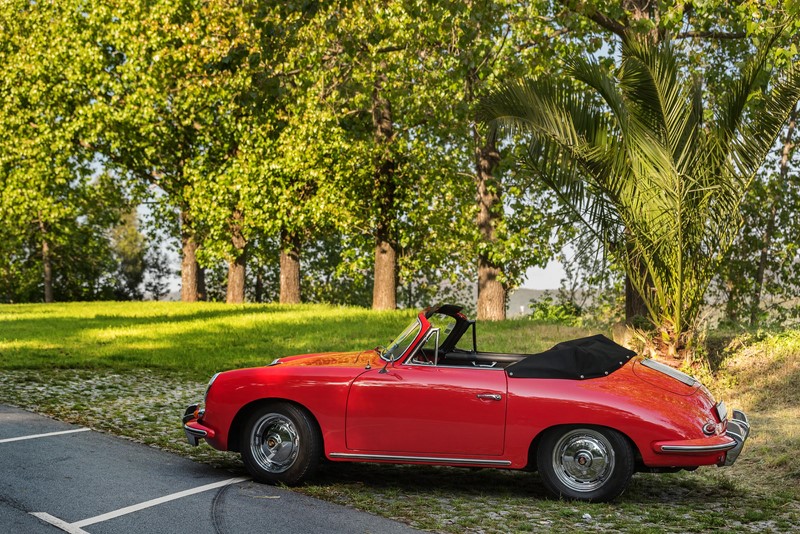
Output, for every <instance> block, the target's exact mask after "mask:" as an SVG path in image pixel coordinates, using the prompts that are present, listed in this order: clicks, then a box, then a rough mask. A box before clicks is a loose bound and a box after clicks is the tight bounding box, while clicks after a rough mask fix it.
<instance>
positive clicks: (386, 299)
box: [372, 238, 397, 310]
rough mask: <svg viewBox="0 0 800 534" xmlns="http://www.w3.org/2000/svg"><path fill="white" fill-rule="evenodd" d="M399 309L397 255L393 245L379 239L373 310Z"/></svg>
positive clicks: (376, 250) (376, 248) (376, 253)
mask: <svg viewBox="0 0 800 534" xmlns="http://www.w3.org/2000/svg"><path fill="white" fill-rule="evenodd" d="M395 308H397V253H396V251H395V250H394V247H392V245H391V243H389V242H388V241H384V240H382V239H380V238H378V242H377V244H376V245H375V285H374V287H373V289H372V309H373V310H394V309H395Z"/></svg>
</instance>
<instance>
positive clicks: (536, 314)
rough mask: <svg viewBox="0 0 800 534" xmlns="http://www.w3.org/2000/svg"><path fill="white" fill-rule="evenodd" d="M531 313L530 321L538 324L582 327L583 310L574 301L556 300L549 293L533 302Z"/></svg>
mask: <svg viewBox="0 0 800 534" xmlns="http://www.w3.org/2000/svg"><path fill="white" fill-rule="evenodd" d="M530 310H531V313H530V315H528V319H530V320H531V321H534V322H537V323H546V324H565V325H569V326H580V325H581V324H582V320H581V315H582V314H583V310H581V308H580V307H579V306H578V305H577V304H575V302H574V301H571V300H565V299H562V298H558V300H556V299H554V298H553V296H552V295H551V294H550V293H549V292H548V293H545V294H544V295H543V296H542V297H540V298H538V299H536V300H532V301H531V304H530Z"/></svg>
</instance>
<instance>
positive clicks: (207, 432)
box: [183, 404, 214, 447]
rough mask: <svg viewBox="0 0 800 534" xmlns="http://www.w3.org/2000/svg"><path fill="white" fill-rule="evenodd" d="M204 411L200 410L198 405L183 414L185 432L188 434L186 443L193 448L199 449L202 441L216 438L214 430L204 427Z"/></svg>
mask: <svg viewBox="0 0 800 534" xmlns="http://www.w3.org/2000/svg"><path fill="white" fill-rule="evenodd" d="M203 413H204V410H201V409H199V406H198V405H197V404H192V405H191V406H189V407H188V408H186V411H185V412H184V413H183V432H184V434H186V441H188V442H189V445H191V446H192V447H197V446H198V445H199V444H200V440H201V439H205V438H208V439H212V438H214V430H212V429H211V428H208V427H207V426H203V424H202V423H201V422H200V420H201V419H202V418H203Z"/></svg>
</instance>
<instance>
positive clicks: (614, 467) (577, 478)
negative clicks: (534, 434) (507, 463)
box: [536, 426, 634, 502]
mask: <svg viewBox="0 0 800 534" xmlns="http://www.w3.org/2000/svg"><path fill="white" fill-rule="evenodd" d="M536 465H537V467H538V469H539V475H540V476H541V477H542V482H543V483H544V485H545V487H546V488H547V489H548V490H549V491H550V492H551V493H552V494H553V495H555V496H556V497H561V498H565V499H571V500H578V501H592V502H606V501H610V500H612V499H614V498H616V497H618V496H619V495H621V494H622V492H623V491H625V488H627V487H628V483H629V482H630V480H631V476H633V469H634V458H633V449H632V448H631V445H630V443H629V442H628V440H627V439H626V438H625V436H623V435H622V434H620V433H619V432H617V431H616V430H611V429H610V428H598V427H590V426H584V427H582V426H568V427H558V428H553V429H550V430H548V431H547V432H546V433H545V434H544V435H543V436H542V440H541V442H540V443H539V447H538V449H537V451H536Z"/></svg>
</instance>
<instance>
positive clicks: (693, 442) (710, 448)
mask: <svg viewBox="0 0 800 534" xmlns="http://www.w3.org/2000/svg"><path fill="white" fill-rule="evenodd" d="M749 435H750V423H749V422H748V420H747V416H746V415H745V414H744V412H742V411H740V410H733V414H732V415H731V417H730V418H729V419H728V424H727V430H726V431H725V434H720V435H717V436H710V437H707V438H700V439H690V440H679V441H659V442H656V443H654V444H653V449H654V450H655V451H656V452H658V453H662V454H677V455H691V456H705V455H714V454H716V455H718V456H717V458H718V461H716V462H709V463H716V464H717V465H718V466H720V467H723V466H730V465H733V464H734V462H736V459H737V458H738V457H739V454H740V453H741V452H742V449H743V448H744V444H745V441H747V437H748V436H749Z"/></svg>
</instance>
